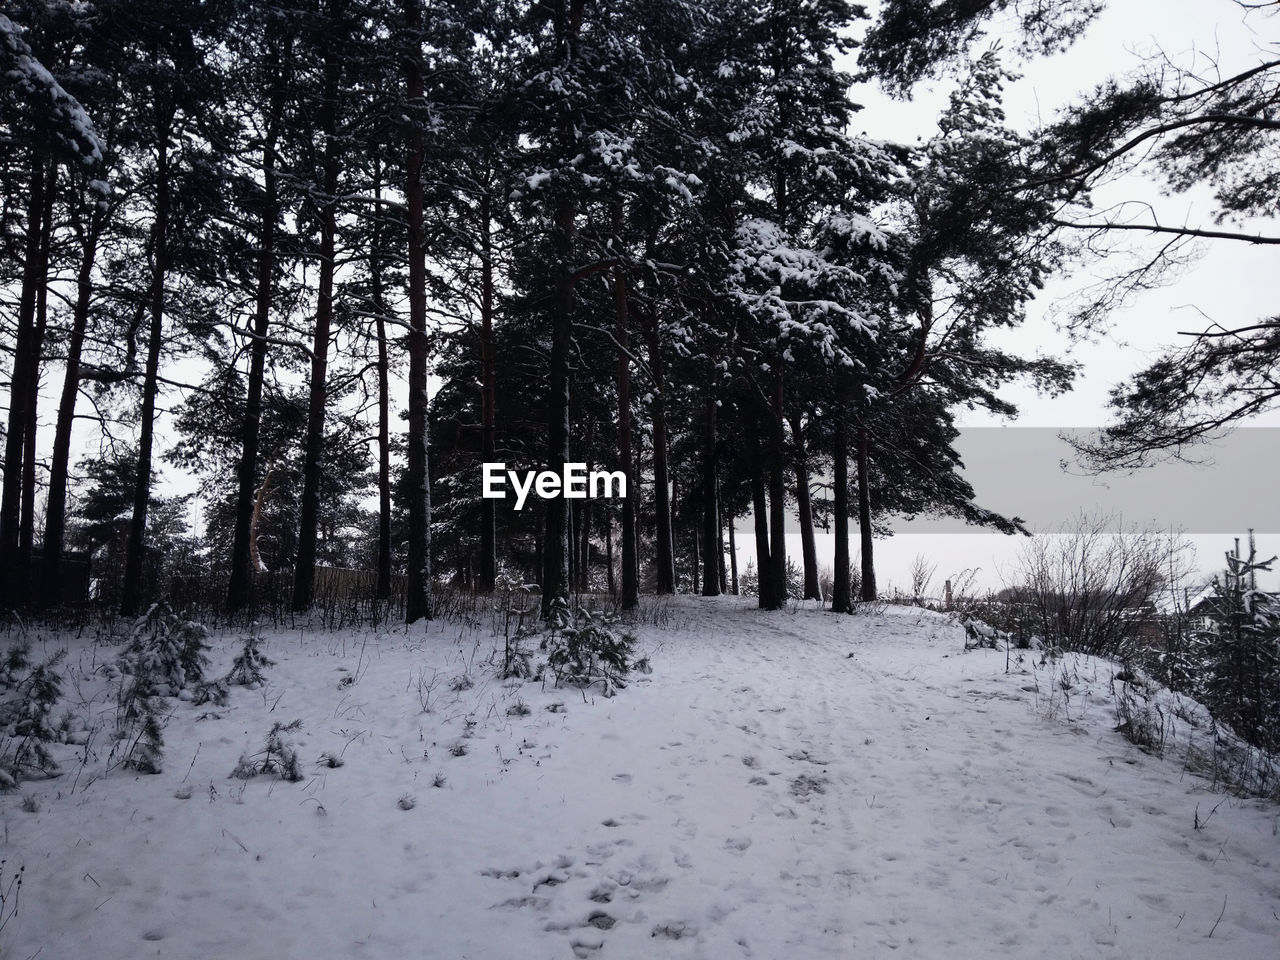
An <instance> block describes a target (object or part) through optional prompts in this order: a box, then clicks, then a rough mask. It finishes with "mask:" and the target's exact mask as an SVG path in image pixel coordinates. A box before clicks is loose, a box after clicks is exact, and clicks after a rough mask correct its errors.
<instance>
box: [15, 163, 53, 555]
mask: <svg viewBox="0 0 1280 960" xmlns="http://www.w3.org/2000/svg"><path fill="white" fill-rule="evenodd" d="M57 182H58V167H57V165H56V164H52V163H51V164H49V167H48V174H47V179H46V181H45V185H44V206H43V208H42V209H41V211H40V253H39V262H38V264H37V267H38V269H39V276H40V277H41V278H42V279H41V282H40V283H39V285H38V286H37V288H36V317H35V328H34V330H33V336H32V345H31V353H32V355H31V368H30V369H31V376H30V377H29V379H28V380H27V404H26V415H27V422H26V425H25V429H24V431H23V438H22V443H23V451H22V514H21V517H20V519H19V522H18V568H19V569H20V570H27V571H30V570H31V567H32V565H31V561H32V558H33V557H34V554H35V530H36V434H37V432H38V428H39V419H38V418H37V416H36V413H37V410H38V408H39V404H40V358H41V355H42V354H43V352H44V338H45V332H46V330H47V328H48V322H49V283H48V277H49V250H50V245H51V243H52V238H53V199H54V189H55V188H56V186H57Z"/></svg>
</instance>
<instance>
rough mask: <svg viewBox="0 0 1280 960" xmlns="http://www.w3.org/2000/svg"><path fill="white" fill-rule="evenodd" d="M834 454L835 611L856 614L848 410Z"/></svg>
mask: <svg viewBox="0 0 1280 960" xmlns="http://www.w3.org/2000/svg"><path fill="white" fill-rule="evenodd" d="M832 426H833V429H834V433H835V437H834V441H833V446H832V453H833V455H834V458H835V493H834V501H835V503H834V508H835V514H836V516H835V528H836V529H835V534H836V558H835V574H834V576H835V582H834V583H833V584H832V585H831V612H832V613H853V596H852V594H851V592H850V590H851V587H852V583H853V571H852V569H851V568H850V566H849V440H848V435H847V434H846V433H845V425H844V410H843V409H838V410H836V412H835V423H834V424H833V425H832Z"/></svg>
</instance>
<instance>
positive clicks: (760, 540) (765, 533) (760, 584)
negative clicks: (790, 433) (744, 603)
mask: <svg viewBox="0 0 1280 960" xmlns="http://www.w3.org/2000/svg"><path fill="white" fill-rule="evenodd" d="M752 440H753V443H754V447H755V454H756V455H755V469H753V470H752V471H751V516H752V520H753V521H754V523H755V533H756V597H757V600H758V602H759V607H760V609H761V610H773V609H775V607H776V606H777V605H778V604H777V602H776V600H775V598H774V590H773V576H772V574H771V571H772V569H773V565H772V562H771V561H770V558H769V505H768V502H767V501H766V499H765V490H764V469H765V467H764V456H763V449H762V445H761V443H760V438H759V436H756V435H754V434H753V436H752Z"/></svg>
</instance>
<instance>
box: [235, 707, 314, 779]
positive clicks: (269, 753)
mask: <svg viewBox="0 0 1280 960" xmlns="http://www.w3.org/2000/svg"><path fill="white" fill-rule="evenodd" d="M301 729H302V721H301V720H293V721H290V722H289V723H280V722H279V721H277V722H276V723H274V724H272V725H271V730H270V731H269V732H268V733H267V742H266V744H265V745H264V746H263V748H262V749H261V750H260V751H258V752H257V753H254V754H246V755H243V756H241V757H240V761H239V762H238V763H237V764H236V766H235V769H234V770H232V771H231V776H233V777H237V778H239V779H241V780H250V779H252V778H254V777H256V776H258V775H259V774H264V773H265V774H274V775H276V776H278V777H280V778H281V779H283V780H288V781H289V782H290V783H296V782H297V781H299V780H301V779H302V765H301V762H300V761H299V760H298V751H297V749H296V748H295V747H294V746H293V744H292V743H291V742H290V741H288V740H287V739H285V735H286V734H289V733H296V732H297V731H298V730H301Z"/></svg>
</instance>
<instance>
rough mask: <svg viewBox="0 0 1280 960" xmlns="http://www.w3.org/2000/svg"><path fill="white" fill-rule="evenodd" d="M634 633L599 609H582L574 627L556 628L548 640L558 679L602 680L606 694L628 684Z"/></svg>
mask: <svg viewBox="0 0 1280 960" xmlns="http://www.w3.org/2000/svg"><path fill="white" fill-rule="evenodd" d="M635 643H636V638H635V636H634V635H633V634H631V633H629V632H627V631H625V630H621V629H619V628H618V618H617V617H615V616H612V615H609V614H604V613H600V612H597V611H589V610H579V611H578V613H577V616H576V617H574V618H573V623H572V625H570V626H565V627H561V628H560V629H557V630H553V631H552V632H551V634H550V635H549V636H548V637H547V638H546V640H545V641H544V648H545V649H546V651H547V665H548V666H549V667H550V668H551V669H552V670H553V671H554V672H555V675H556V681H557V683H559V682H560V681H567V682H569V683H575V684H581V685H583V686H586V685H590V684H593V683H597V682H599V683H602V684H603V686H604V694H605V696H612V695H613V692H614V690H615V689H622V688H624V687H625V686H626V684H625V683H624V682H623V677H624V676H626V674H627V672H628V671H629V670H630V668H631V667H630V657H631V652H632V650H633V649H634V648H635Z"/></svg>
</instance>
